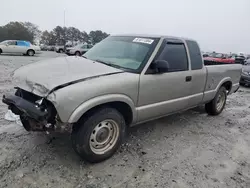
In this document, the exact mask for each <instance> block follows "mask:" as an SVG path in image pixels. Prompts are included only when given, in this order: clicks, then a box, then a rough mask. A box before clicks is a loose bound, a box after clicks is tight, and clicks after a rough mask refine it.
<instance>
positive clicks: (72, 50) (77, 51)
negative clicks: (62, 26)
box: [66, 43, 93, 56]
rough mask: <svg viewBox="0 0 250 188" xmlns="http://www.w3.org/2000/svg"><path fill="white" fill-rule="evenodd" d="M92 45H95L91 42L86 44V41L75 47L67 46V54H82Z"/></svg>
mask: <svg viewBox="0 0 250 188" xmlns="http://www.w3.org/2000/svg"><path fill="white" fill-rule="evenodd" d="M92 47H93V45H91V44H86V43H84V44H78V45H76V46H75V47H72V48H67V49H66V54H67V55H76V56H81V55H83V54H84V53H86V52H87V51H88V50H89V49H90V48H92Z"/></svg>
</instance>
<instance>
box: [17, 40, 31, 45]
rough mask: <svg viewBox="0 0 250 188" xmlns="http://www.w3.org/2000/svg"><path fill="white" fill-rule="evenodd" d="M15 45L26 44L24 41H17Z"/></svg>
mask: <svg viewBox="0 0 250 188" xmlns="http://www.w3.org/2000/svg"><path fill="white" fill-rule="evenodd" d="M17 46H28V44H27V43H26V42H25V41H17Z"/></svg>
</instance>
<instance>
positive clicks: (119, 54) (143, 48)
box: [84, 36, 158, 71]
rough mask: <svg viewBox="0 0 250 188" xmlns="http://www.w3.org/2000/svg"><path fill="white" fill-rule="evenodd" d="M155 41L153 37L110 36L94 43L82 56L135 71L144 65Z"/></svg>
mask: <svg viewBox="0 0 250 188" xmlns="http://www.w3.org/2000/svg"><path fill="white" fill-rule="evenodd" d="M157 41H158V39H155V38H154V39H153V38H138V37H133V36H125V37H123V36H111V37H108V38H106V39H104V40H103V41H102V42H100V43H98V44H96V45H95V46H94V47H93V48H91V49H90V50H89V51H88V52H86V53H85V54H84V57H86V58H88V59H91V60H94V61H98V62H105V63H106V64H109V65H110V66H112V65H113V66H114V67H117V68H121V69H129V70H134V71H135V70H139V69H140V68H141V67H143V66H144V64H145V63H146V61H147V60H148V58H149V56H150V55H151V53H152V51H153V49H154V47H155V45H156V44H157Z"/></svg>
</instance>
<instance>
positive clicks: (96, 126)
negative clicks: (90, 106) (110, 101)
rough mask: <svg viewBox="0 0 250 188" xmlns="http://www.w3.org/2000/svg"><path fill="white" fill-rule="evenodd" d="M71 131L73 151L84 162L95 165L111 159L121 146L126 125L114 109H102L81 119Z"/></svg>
mask: <svg viewBox="0 0 250 188" xmlns="http://www.w3.org/2000/svg"><path fill="white" fill-rule="evenodd" d="M75 126H76V127H77V128H74V129H73V131H72V145H73V148H74V150H75V151H76V152H77V153H78V154H79V155H80V156H81V157H82V158H83V159H85V160H86V161H89V162H92V163H96V162H101V161H103V160H106V159H108V158H109V157H111V156H112V155H113V154H114V153H115V151H116V150H117V149H118V148H119V146H120V145H121V143H122V141H123V139H124V137H125V133H126V125H125V121H124V118H123V116H122V115H121V114H120V113H119V112H118V111H117V110H116V109H114V108H109V107H104V108H100V109H98V110H96V111H95V112H94V113H92V114H91V115H89V116H88V117H87V118H82V119H81V120H79V122H78V123H77V124H76V125H75Z"/></svg>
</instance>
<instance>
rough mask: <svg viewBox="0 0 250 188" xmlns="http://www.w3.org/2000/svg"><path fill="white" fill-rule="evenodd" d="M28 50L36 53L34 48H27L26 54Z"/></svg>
mask: <svg viewBox="0 0 250 188" xmlns="http://www.w3.org/2000/svg"><path fill="white" fill-rule="evenodd" d="M28 51H33V52H34V54H35V53H36V51H35V50H34V49H31V48H29V49H28V50H27V52H26V53H27V54H28Z"/></svg>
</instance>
